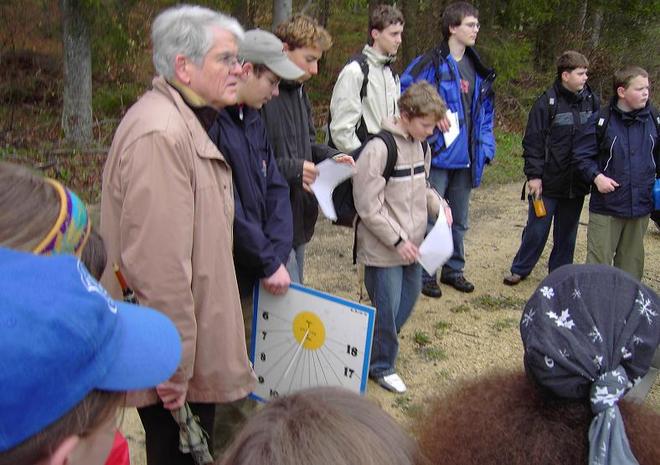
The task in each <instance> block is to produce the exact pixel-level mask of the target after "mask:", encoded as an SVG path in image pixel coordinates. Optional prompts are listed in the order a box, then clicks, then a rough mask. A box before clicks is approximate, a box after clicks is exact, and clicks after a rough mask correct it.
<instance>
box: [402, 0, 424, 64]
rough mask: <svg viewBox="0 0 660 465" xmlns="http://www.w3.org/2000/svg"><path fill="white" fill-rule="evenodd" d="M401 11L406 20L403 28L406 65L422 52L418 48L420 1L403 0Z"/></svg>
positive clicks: (403, 58)
mask: <svg viewBox="0 0 660 465" xmlns="http://www.w3.org/2000/svg"><path fill="white" fill-rule="evenodd" d="M401 12H402V13H403V18H404V19H405V21H406V24H405V26H404V28H403V42H402V43H401V45H402V48H403V49H402V50H401V52H402V53H401V61H402V62H403V66H404V67H405V66H407V64H408V63H410V62H411V61H412V59H413V58H415V57H416V56H417V54H418V53H420V50H418V49H417V43H418V41H417V40H416V38H417V23H418V17H419V15H418V13H419V2H418V1H417V0H402V2H401ZM397 61H398V60H397Z"/></svg>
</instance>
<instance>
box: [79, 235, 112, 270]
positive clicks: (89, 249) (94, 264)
mask: <svg viewBox="0 0 660 465" xmlns="http://www.w3.org/2000/svg"><path fill="white" fill-rule="evenodd" d="M80 261H81V262H83V265H85V268H87V271H89V274H91V275H92V276H93V277H94V279H96V280H97V281H99V280H100V279H101V276H102V275H103V271H104V270H105V267H106V265H107V263H108V255H107V253H106V251H105V244H104V243H103V238H102V237H101V235H100V234H99V233H97V232H96V230H95V229H94V228H92V230H91V231H90V233H89V238H88V239H87V243H86V244H85V247H84V248H83V250H82V253H81V254H80Z"/></svg>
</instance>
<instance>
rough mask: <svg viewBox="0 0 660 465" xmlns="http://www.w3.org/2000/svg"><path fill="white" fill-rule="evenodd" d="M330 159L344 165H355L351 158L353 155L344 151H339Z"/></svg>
mask: <svg viewBox="0 0 660 465" xmlns="http://www.w3.org/2000/svg"><path fill="white" fill-rule="evenodd" d="M332 159H333V160H334V161H336V162H337V163H344V164H346V165H351V166H355V160H353V157H351V156H350V155H346V154H345V153H339V154H337V155H335V156H334V157H332Z"/></svg>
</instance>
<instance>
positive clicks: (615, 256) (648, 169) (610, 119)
mask: <svg viewBox="0 0 660 465" xmlns="http://www.w3.org/2000/svg"><path fill="white" fill-rule="evenodd" d="M657 118H658V116H657V111H656V110H655V109H654V108H653V107H652V105H651V102H650V100H649V75H648V73H647V72H646V70H644V69H642V68H640V67H639V66H626V67H625V68H623V69H621V70H619V71H617V72H616V73H614V96H613V97H612V100H611V101H610V103H609V104H608V105H607V106H605V107H603V108H602V109H601V110H600V111H599V112H598V115H596V117H595V118H592V119H591V120H590V122H589V124H588V125H587V126H586V127H585V129H584V131H583V132H582V133H581V134H580V136H579V137H578V138H577V140H576V142H575V157H576V159H577V163H578V168H579V170H580V172H581V173H582V175H583V177H584V179H585V180H586V181H587V182H589V183H592V184H593V185H594V188H592V190H591V200H590V202H589V226H588V229H587V263H604V264H606V265H612V264H613V265H614V266H616V267H617V268H621V269H622V270H624V271H627V272H628V273H630V274H632V275H633V276H634V277H635V278H637V279H638V280H641V279H642V276H643V274H644V233H645V232H646V228H647V226H648V223H649V216H650V214H651V212H652V211H653V209H654V207H653V195H652V190H653V184H654V183H655V180H656V178H657V177H658V176H660V144H659V143H658V136H659V135H658V127H660V121H658V120H657ZM601 133H602V136H601Z"/></svg>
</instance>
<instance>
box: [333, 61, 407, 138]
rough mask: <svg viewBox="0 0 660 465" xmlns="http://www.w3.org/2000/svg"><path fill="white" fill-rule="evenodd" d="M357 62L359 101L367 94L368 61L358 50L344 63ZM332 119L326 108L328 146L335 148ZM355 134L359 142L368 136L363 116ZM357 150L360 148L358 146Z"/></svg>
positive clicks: (395, 77)
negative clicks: (360, 82) (331, 127)
mask: <svg viewBox="0 0 660 465" xmlns="http://www.w3.org/2000/svg"><path fill="white" fill-rule="evenodd" d="M354 61H355V62H357V64H358V65H360V70H361V71H362V77H363V78H362V87H360V102H362V101H363V100H364V98H365V97H366V96H367V85H368V84H369V63H367V55H365V54H364V53H362V52H360V53H358V54H357V55H353V56H352V57H351V58H350V59H349V60H348V61H347V62H346V64H345V65H344V67H346V66H348V65H349V64H351V63H353V62H354ZM392 75H393V76H394V79H395V80H396V79H397V75H396V74H395V73H394V70H393V71H392ZM331 120H332V114H331V113H330V110H328V146H330V147H332V148H333V149H336V148H337V147H336V146H335V143H334V142H333V141H332V134H331V133H330V121H331ZM355 135H357V138H358V139H359V141H360V142H362V143H364V142H366V141H367V139H368V138H369V133H368V132H367V124H366V123H365V122H364V117H363V116H360V121H358V124H357V126H355ZM357 150H360V149H359V148H358V149H357Z"/></svg>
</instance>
